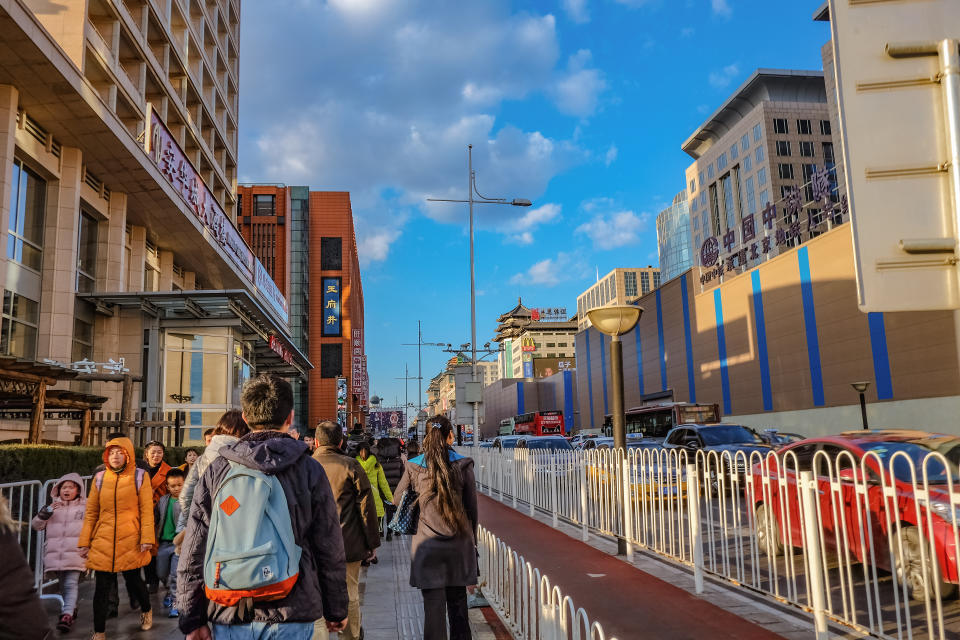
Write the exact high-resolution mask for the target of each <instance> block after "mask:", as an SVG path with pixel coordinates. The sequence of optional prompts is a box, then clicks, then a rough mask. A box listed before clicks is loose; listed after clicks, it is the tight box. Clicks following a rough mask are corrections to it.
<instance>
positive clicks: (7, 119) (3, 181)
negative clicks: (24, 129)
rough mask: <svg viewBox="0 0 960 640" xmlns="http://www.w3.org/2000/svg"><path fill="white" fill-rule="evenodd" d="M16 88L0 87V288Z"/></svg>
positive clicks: (3, 277)
mask: <svg viewBox="0 0 960 640" xmlns="http://www.w3.org/2000/svg"><path fill="white" fill-rule="evenodd" d="M19 98H20V94H19V92H18V91H17V89H16V87H12V86H10V85H6V84H4V85H0V247H3V249H2V250H0V286H2V283H4V282H6V281H7V251H6V246H7V228H8V227H9V226H10V191H11V189H12V187H13V181H12V180H11V176H12V175H13V149H14V141H15V138H16V132H17V103H18V101H19Z"/></svg>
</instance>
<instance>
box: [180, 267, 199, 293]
mask: <svg viewBox="0 0 960 640" xmlns="http://www.w3.org/2000/svg"><path fill="white" fill-rule="evenodd" d="M196 288H197V274H196V273H195V272H193V271H184V272H183V290H184V291H193V290H194V289H196Z"/></svg>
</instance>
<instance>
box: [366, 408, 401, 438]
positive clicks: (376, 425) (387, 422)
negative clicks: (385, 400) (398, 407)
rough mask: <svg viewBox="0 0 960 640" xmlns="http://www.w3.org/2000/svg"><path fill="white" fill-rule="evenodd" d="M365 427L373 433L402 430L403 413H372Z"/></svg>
mask: <svg viewBox="0 0 960 640" xmlns="http://www.w3.org/2000/svg"><path fill="white" fill-rule="evenodd" d="M367 426H369V427H370V430H371V431H373V432H374V433H390V431H391V430H396V431H400V430H401V429H402V428H403V411H374V412H372V413H371V414H370V417H369V418H367Z"/></svg>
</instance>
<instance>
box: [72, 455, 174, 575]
mask: <svg viewBox="0 0 960 640" xmlns="http://www.w3.org/2000/svg"><path fill="white" fill-rule="evenodd" d="M113 446H120V447H123V450H124V451H125V452H126V454H127V464H126V465H125V466H124V467H123V470H122V471H120V472H119V473H118V472H116V471H114V470H113V469H110V468H109V467H108V468H107V470H106V471H104V472H103V483H102V486H101V487H100V488H99V489H98V488H97V483H96V476H94V482H93V483H92V484H91V486H90V495H89V497H88V498H87V510H86V513H85V514H84V518H83V529H82V530H81V531H80V539H79V540H78V541H77V546H79V547H90V553H89V555H88V556H87V568H88V569H94V570H96V571H112V572H118V571H128V570H130V569H137V568H139V567H142V566H144V565H146V564H148V563H149V562H150V551H140V545H142V544H149V545H154V544H156V542H157V538H156V533H155V530H154V528H153V490H152V487H151V486H150V482H148V478H147V477H144V478H143V482H142V484H141V485H140V489H139V490H137V479H136V469H137V466H136V464H135V462H134V451H133V443H132V442H130V439H129V438H115V439H113V440H110V441H109V442H107V445H106V447H105V448H104V450H103V462H104V463H105V464H106V463H107V451H109V450H110V447H113ZM145 475H146V474H145Z"/></svg>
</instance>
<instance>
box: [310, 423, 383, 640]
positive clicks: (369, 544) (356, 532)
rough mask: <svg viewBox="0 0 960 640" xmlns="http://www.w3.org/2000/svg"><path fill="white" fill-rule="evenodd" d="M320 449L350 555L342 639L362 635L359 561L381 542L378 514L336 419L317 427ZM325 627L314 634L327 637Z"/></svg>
mask: <svg viewBox="0 0 960 640" xmlns="http://www.w3.org/2000/svg"><path fill="white" fill-rule="evenodd" d="M316 441H317V450H316V452H315V453H314V454H313V458H314V460H316V461H317V462H319V463H320V465H321V466H322V467H323V470H324V471H325V472H326V474H327V480H329V481H330V488H331V489H332V490H333V497H334V500H336V502H337V513H338V514H339V515H340V531H341V532H342V533H343V549H344V553H345V554H346V559H347V595H348V597H349V599H350V605H349V608H348V609H349V613H348V615H347V626H346V628H345V629H344V630H343V631H341V632H340V638H341V640H360V639H361V638H363V635H364V634H363V621H362V619H361V617H360V563H361V562H362V561H364V560H369V559H370V558H371V557H373V556H374V555H375V554H376V549H377V547H379V546H380V531H379V522H380V521H379V518H377V507H376V503H375V501H374V492H373V489H372V488H371V487H370V480H369V479H368V478H367V473H366V471H364V469H363V467H362V466H360V463H359V462H357V461H356V460H355V459H353V458H351V457H349V456H347V455H344V453H343V450H342V449H341V445H342V444H343V430H342V429H341V428H340V425H338V424H335V423H333V422H329V421H327V422H321V423H320V424H319V425H318V426H317V431H316ZM323 630H324V629H323V628H322V627H318V628H317V632H318V633H316V635H315V637H319V638H324V637H325V634H324V633H323Z"/></svg>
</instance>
